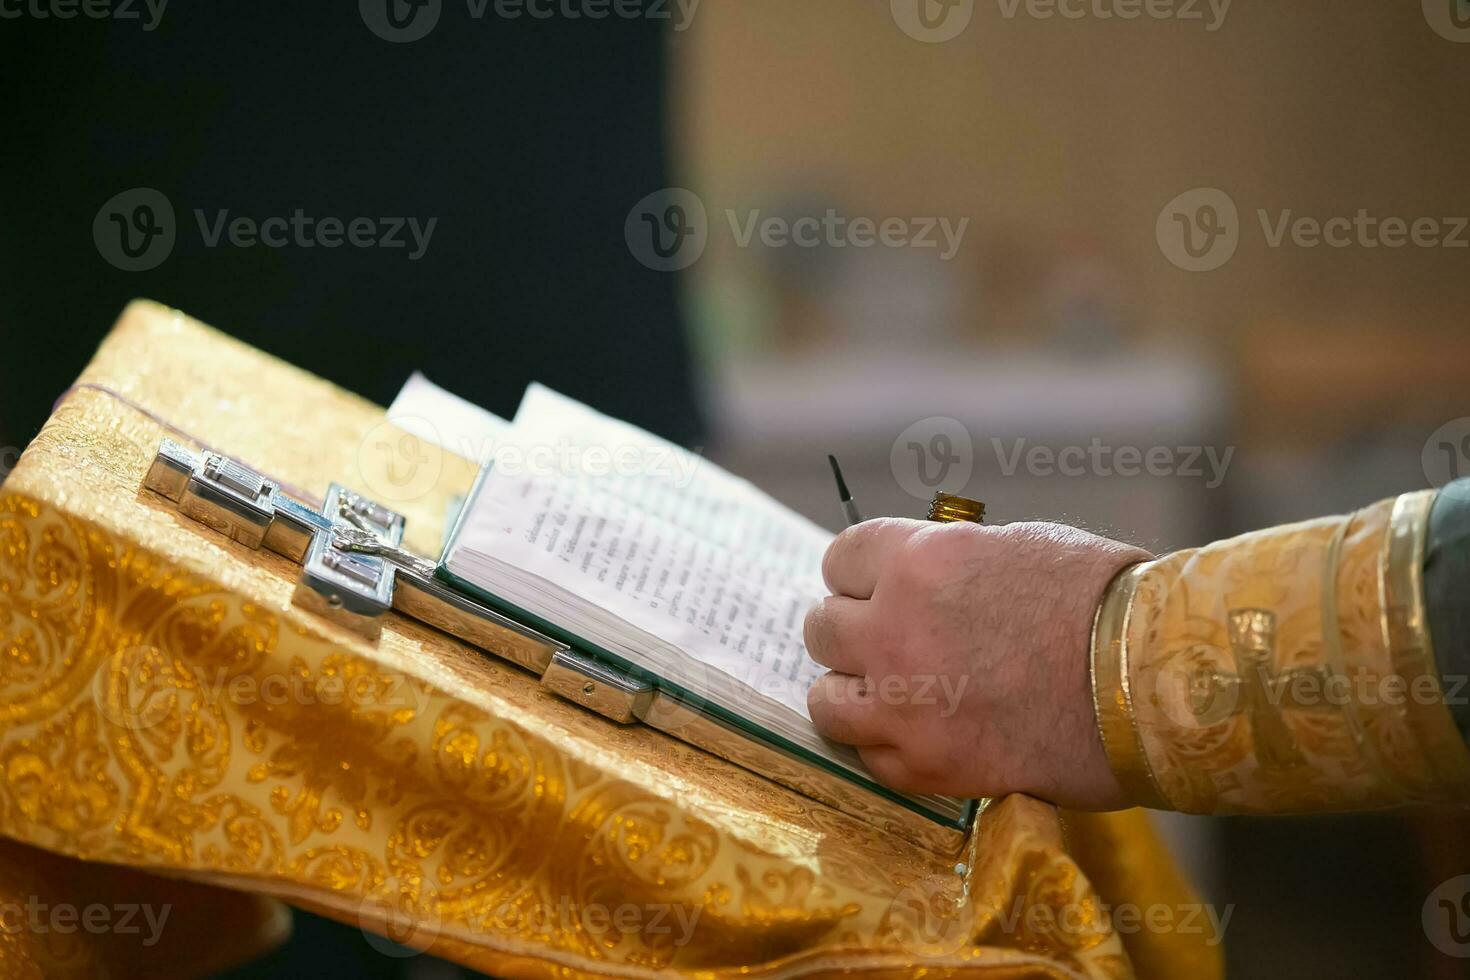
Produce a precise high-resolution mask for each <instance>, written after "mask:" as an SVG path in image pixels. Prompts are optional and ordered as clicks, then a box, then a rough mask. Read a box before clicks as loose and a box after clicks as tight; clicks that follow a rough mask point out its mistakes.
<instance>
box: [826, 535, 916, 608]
mask: <svg viewBox="0 0 1470 980" xmlns="http://www.w3.org/2000/svg"><path fill="white" fill-rule="evenodd" d="M926 526H928V525H927V524H926V523H925V522H924V521H907V520H903V519H901V518H897V517H880V518H878V519H877V520H874V521H864V522H863V523H861V524H854V525H853V526H852V527H850V528H848V529H847V530H846V531H843V532H842V533H841V534H839V535H837V537H836V538H834V539H833V540H832V543H831V544H830V545H829V546H828V547H827V554H826V556H825V557H824V558H823V559H822V578H823V579H825V580H826V582H827V588H829V589H831V590H832V594H833V595H845V596H851V597H852V598H854V599H870V598H872V596H873V587H874V585H876V584H877V582H878V573H879V571H880V570H881V569H882V568H883V565H884V564H885V563H886V562H888V561H889V560H890V559H891V558H892V557H893V555H894V554H896V553H897V552H898V549H899V548H901V547H903V545H904V543H905V542H907V541H908V539H909V538H911V537H913V536H914V534H915V533H917V532H918V531H920V530H921V529H923V528H924V527H926Z"/></svg>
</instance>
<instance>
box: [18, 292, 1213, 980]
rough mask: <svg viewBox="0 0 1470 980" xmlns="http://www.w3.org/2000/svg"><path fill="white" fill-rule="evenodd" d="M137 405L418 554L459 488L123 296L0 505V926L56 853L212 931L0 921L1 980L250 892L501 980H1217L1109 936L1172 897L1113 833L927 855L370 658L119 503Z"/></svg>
mask: <svg viewBox="0 0 1470 980" xmlns="http://www.w3.org/2000/svg"><path fill="white" fill-rule="evenodd" d="M162 420H166V421H167V423H169V424H170V425H172V426H174V427H176V429H175V430H174V431H173V432H172V434H173V435H174V437H175V438H178V437H179V432H178V431H177V430H182V431H183V432H186V433H188V434H189V435H190V436H192V437H193V438H195V439H197V440H200V441H201V442H202V443H204V444H207V445H209V446H211V447H214V448H217V449H220V450H221V451H226V452H228V453H230V454H231V455H234V456H236V457H238V458H241V459H242V460H244V461H245V462H248V463H250V464H252V465H255V466H258V467H259V468H261V469H262V470H264V471H266V472H269V473H270V474H272V475H273V476H275V477H278V478H280V479H282V480H284V481H287V482H289V483H291V484H293V485H295V487H297V488H299V489H300V490H302V491H303V492H305V493H308V494H314V495H316V496H320V495H322V494H323V493H324V492H325V490H326V487H327V484H328V483H329V482H331V481H332V480H338V481H340V482H343V483H345V484H348V485H350V486H354V487H357V488H360V489H362V490H363V491H364V492H367V493H370V494H376V495H378V496H379V497H381V498H382V499H383V501H384V502H385V503H388V504H389V505H391V506H393V507H395V508H396V509H398V510H400V511H402V512H405V513H407V514H408V515H409V533H410V536H411V540H412V541H413V542H414V546H415V547H417V548H419V549H421V550H424V551H431V552H432V551H437V545H438V538H439V535H440V534H441V533H442V529H443V525H444V521H445V516H446V513H447V509H448V504H449V501H450V498H451V497H453V495H454V494H455V493H459V492H463V490H464V489H465V488H466V487H468V485H469V482H470V480H471V479H472V477H473V469H472V467H471V466H470V465H469V464H467V463H465V462H464V461H462V460H458V459H456V458H454V457H450V456H447V455H441V454H438V453H437V452H436V451H434V450H433V448H432V447H430V446H428V445H427V444H420V443H417V442H414V441H411V442H404V441H403V434H402V433H400V432H398V431H397V430H394V429H392V428H391V427H388V426H386V425H385V424H384V423H383V415H382V411H381V410H380V409H377V408H375V407H374V406H372V405H370V404H368V403H366V402H363V401H362V400H361V399H358V398H356V397H355V396H352V395H349V394H347V393H345V392H343V391H341V390H340V389H337V388H335V387H333V386H331V385H329V384H327V383H326V382H323V381H321V380H320V379H317V378H313V377H311V376H310V375H306V374H304V373H302V372H300V371H298V370H296V369H294V368H291V367H289V366H287V365H284V364H282V363H280V362H278V361H276V360H274V359H272V358H269V357H267V356H266V355H263V354H261V353H259V352H257V351H254V350H251V349H250V348H248V347H245V346H243V345H241V344H239V343H237V342H235V341H233V340H230V339H229V338H227V337H225V336H223V335H221V334H218V333H216V332H214V331H212V330H210V329H208V328H206V327H203V326H202V325H200V324H198V323H195V322H194V321H191V320H189V319H187V318H186V317H183V316H181V315H179V314H177V313H175V312H173V311H170V310H166V309H164V308H161V307H158V306H155V305H153V304H147V303H136V304H134V305H133V306H131V307H130V308H129V309H128V311H127V312H126V313H125V314H124V317H123V320H122V321H121V322H120V324H119V325H118V327H117V328H116V329H115V330H114V331H113V333H112V334H111V336H110V337H109V339H108V340H107V342H106V343H105V344H104V345H103V347H102V349H101V350H100V351H99V352H98V355H97V357H96V359H95V360H94V361H93V363H92V365H91V366H90V367H89V368H88V369H87V371H86V372H85V373H84V374H83V376H82V378H81V380H80V382H79V384H78V386H77V388H76V389H74V390H73V391H72V392H70V393H69V394H68V396H67V397H66V398H65V399H64V401H63V402H62V404H61V405H60V406H59V408H58V409H57V411H56V413H55V415H54V416H53V418H52V419H51V420H50V422H49V423H48V424H47V426H46V427H45V429H44V430H43V432H42V433H41V435H40V436H39V437H38V438H37V439H36V441H35V442H34V443H33V444H32V445H31V446H30V447H29V449H28V450H27V451H26V453H25V455H24V456H23V457H22V459H21V461H20V463H19V465H18V466H17V468H16V470H15V471H14V473H13V474H12V475H11V477H10V479H9V480H8V481H7V483H6V484H5V486H4V488H3V493H0V650H3V651H4V653H5V656H4V659H3V661H0V766H3V768H4V774H5V778H4V781H3V785H0V835H3V836H4V837H6V838H9V839H10V842H11V843H9V844H6V846H4V847H0V906H3V905H4V903H5V902H6V901H9V900H18V898H16V896H20V895H22V894H25V895H34V894H37V893H45V894H47V895H49V896H50V901H51V902H53V903H55V902H68V901H69V902H72V903H75V904H78V905H82V904H85V902H86V899H85V897H84V894H83V893H80V892H75V891H73V893H72V894H68V886H69V884H70V883H71V881H72V880H73V879H74V878H75V876H60V875H52V874H49V873H48V872H47V870H46V869H47V868H48V867H50V868H54V867H57V866H63V865H64V866H67V867H73V868H78V869H87V874H88V875H90V876H91V882H92V883H91V884H89V885H86V886H85V887H86V888H87V889H88V890H89V891H96V890H97V889H98V888H100V887H101V884H100V883H105V884H106V885H107V887H108V888H110V889H111V890H112V893H114V894H119V895H140V894H141V895H146V896H148V898H147V899H142V900H147V901H152V902H154V903H165V902H171V903H172V904H173V905H174V914H175V915H179V914H181V911H182V909H183V908H184V906H185V905H188V906H190V907H191V908H192V909H194V910H196V911H197V913H198V915H199V916H211V915H212V916H215V917H216V919H215V921H220V918H221V917H227V918H228V921H229V922H230V928H229V929H228V930H224V931H221V930H218V929H214V930H208V931H206V930H200V929H197V928H196V929H186V928H172V927H170V926H168V925H165V927H164V928H163V929H162V931H161V938H160V941H159V942H158V943H157V945H156V946H152V947H148V951H147V954H146V955H140V954H138V952H137V950H136V949H129V948H127V947H126V946H125V944H124V947H122V948H113V946H114V944H116V943H121V942H123V940H122V939H121V938H120V937H117V936H114V935H110V934H107V935H91V934H89V935H88V936H87V937H86V938H85V940H84V941H78V943H77V945H76V948H75V949H70V948H64V949H57V948H53V947H54V945H55V944H54V942H52V941H53V940H54V939H55V938H56V937H55V936H53V935H50V934H36V935H31V934H22V935H20V936H19V938H17V937H14V936H11V937H0V975H3V976H31V975H43V974H44V975H53V973H55V974H58V975H65V973H66V969H71V971H72V972H73V973H76V974H87V973H88V972H89V970H88V969H87V968H86V965H88V964H95V963H98V962H103V961H105V962H107V963H108V964H109V968H110V969H111V971H112V974H113V975H115V976H130V975H140V976H141V975H155V974H154V973H152V972H150V971H157V970H159V969H161V968H163V967H162V966H161V965H166V970H165V972H167V973H169V974H170V975H188V974H199V973H202V972H205V971H207V970H209V969H213V968H216V967H218V966H219V965H221V964H222V962H224V961H226V960H228V959H229V958H231V957H234V958H240V957H244V956H248V955H250V954H252V953H254V952H256V951H258V950H260V949H261V948H264V947H266V946H268V945H269V944H270V943H272V942H275V941H279V939H280V938H281V936H282V935H283V932H284V926H283V914H284V910H283V909H282V907H281V906H279V905H277V904H274V903H273V902H272V901H270V900H269V899H279V900H282V901H284V902H286V903H289V904H291V905H295V906H299V907H302V908H306V909H311V910H314V911H318V912H320V913H322V914H325V915H328V916H331V917H334V918H337V919H339V920H342V921H344V922H349V923H355V924H359V925H361V927H362V928H363V929H364V930H365V931H366V932H368V933H371V934H373V935H386V936H389V937H392V938H394V939H397V940H400V941H404V942H407V943H408V944H410V945H411V946H413V947H415V948H419V949H424V950H428V951H431V952H433V953H434V954H435V955H440V956H444V957H447V958H449V959H452V960H455V961H458V962H460V963H463V964H466V965H468V966H470V967H473V968H475V969H479V970H484V971H486V972H489V973H492V974H495V975H497V976H505V977H551V976H556V977H561V978H564V977H567V976H589V977H620V978H652V977H654V976H659V977H689V978H696V977H698V978H709V980H718V978H722V977H733V976H736V975H740V976H757V977H760V976H769V977H797V976H826V975H831V974H835V973H837V972H840V971H849V970H854V969H857V970H862V971H863V972H865V973H867V974H870V975H873V976H880V977H886V976H894V977H899V976H918V975H921V974H927V973H932V974H933V975H935V976H941V977H948V976H962V975H965V976H984V977H1058V978H1060V977H1068V978H1072V977H1115V978H1116V977H1129V976H1134V975H1140V974H1136V973H1135V969H1134V964H1132V963H1131V962H1130V957H1129V953H1130V951H1131V950H1133V949H1137V950H1139V951H1140V952H1141V953H1142V954H1143V955H1142V956H1141V957H1140V959H1139V962H1140V963H1143V964H1145V965H1146V967H1147V971H1146V972H1144V973H1142V974H1141V975H1155V976H1172V975H1177V974H1176V973H1175V972H1174V970H1173V967H1174V966H1177V965H1179V964H1189V966H1190V969H1191V971H1193V972H1192V975H1193V976H1204V977H1209V976H1218V975H1219V961H1218V948H1215V947H1206V946H1205V945H1204V942H1205V939H1206V938H1207V937H1205V936H1202V935H1197V934H1188V933H1176V934H1171V935H1153V936H1148V937H1145V938H1144V940H1142V941H1140V940H1139V938H1138V937H1137V936H1133V935H1127V936H1125V935H1120V933H1119V931H1118V930H1117V929H1115V928H1114V924H1113V922H1112V920H1111V918H1110V916H1109V911H1108V910H1109V909H1110V908H1111V907H1112V906H1113V905H1114V904H1115V903H1118V902H1123V901H1131V902H1135V903H1146V902H1148V901H1157V900H1168V901H1179V902H1182V901H1186V900H1188V901H1195V900H1194V899H1193V897H1192V895H1190V893H1189V892H1188V888H1187V886H1186V885H1184V884H1183V882H1182V880H1181V879H1179V877H1178V875H1177V872H1176V871H1175V869H1174V867H1173V865H1172V862H1171V861H1170V859H1169V858H1168V855H1167V854H1166V853H1165V852H1164V851H1163V850H1162V848H1161V847H1159V845H1158V843H1157V840H1156V839H1155V838H1154V837H1153V836H1152V832H1151V830H1149V829H1148V828H1147V826H1146V825H1143V824H1136V825H1130V826H1129V827H1128V828H1127V830H1126V832H1123V833H1117V832H1116V827H1115V828H1114V829H1115V832H1114V833H1113V834H1112V836H1111V837H1109V836H1107V835H1103V834H1101V833H1094V832H1083V831H1077V832H1074V836H1077V835H1078V834H1081V836H1082V837H1083V839H1085V840H1097V841H1098V842H1099V846H1097V847H1094V848H1091V849H1086V850H1087V853H1088V856H1087V858H1086V861H1085V862H1084V863H1079V861H1077V860H1074V859H1073V857H1071V856H1070V855H1069V853H1068V851H1067V849H1066V848H1065V847H1064V846H1063V836H1062V829H1061V824H1060V821H1059V819H1058V816H1057V813H1056V811H1055V809H1054V808H1052V807H1050V806H1047V805H1045V804H1042V803H1039V802H1037V801H1034V800H1030V799H1027V798H1024V797H1011V798H1007V799H1005V800H1002V801H999V802H997V803H996V804H994V805H993V806H992V807H991V808H990V809H989V810H988V811H987V812H986V813H985V814H984V815H983V816H982V817H981V818H980V820H979V822H978V824H977V828H976V830H975V831H974V833H973V834H972V837H971V839H970V841H969V842H968V844H967V846H966V850H965V853H964V854H963V855H962V856H961V857H960V859H959V861H960V862H961V864H960V865H959V866H956V865H955V863H954V862H953V861H952V860H942V859H940V858H937V857H935V856H934V855H932V854H929V853H928V852H925V851H921V850H918V849H916V848H913V847H912V846H909V845H905V844H903V843H902V842H899V841H897V840H895V839H890V838H885V837H883V836H881V835H879V834H877V833H875V832H874V831H872V830H870V829H869V828H868V827H867V826H866V825H865V824H862V823H860V822H858V821H856V820H854V819H852V818H850V817H847V816H845V815H843V814H841V813H838V812H836V811H834V810H831V809H829V808H827V807H824V806H822V805H820V804H817V803H814V802H812V801H810V800H808V799H806V798H804V797H802V796H800V795H798V794H795V793H793V792H791V791H789V790H785V789H782V788H780V787H778V786H776V785H775V784H773V783H770V782H767V781H766V780H763V779H761V778H760V777H758V776H756V775H753V774H751V773H748V772H746V771H744V770H742V769H739V768H737V767H734V766H732V765H730V764H728V763H725V762H722V761H721V760H718V759H716V758H714V757H712V756H710V755H708V754H706V753H703V752H700V751H699V750H697V749H694V748H692V747H690V746H687V745H685V744H683V743H680V742H677V741H674V740H672V739H669V738H667V737H666V736H664V735H661V734H660V733H658V732H655V731H652V730H649V729H646V728H642V727H620V726H617V725H614V724H612V723H609V722H606V721H604V720H602V719H601V718H599V717H597V716H595V715H592V714H590V713H588V712H585V711H583V710H581V709H579V708H577V707H575V706H572V705H569V704H567V703H564V702H562V701H559V700H557V699H555V698H554V697H552V696H550V695H548V694H546V693H544V692H543V691H542V690H541V689H540V688H539V687H538V686H537V684H536V683H535V679H534V678H533V677H531V676H530V675H529V674H526V673H524V672H522V671H520V670H518V669H517V668H515V667H513V666H510V665H508V664H505V663H503V662H499V661H497V660H495V659H494V658H490V657H487V656H485V655H483V654H481V653H479V652H477V651H475V650H473V649H471V648H468V647H466V646H464V645H463V644H460V643H458V642H456V641H454V640H452V639H450V638H448V637H446V636H444V635H443V634H440V633H437V632H435V631H433V630H431V629H429V628H427V627H423V626H421V625H418V624H416V623H414V622H412V621H409V620H406V619H404V618H402V617H399V616H396V615H390V616H389V621H388V623H387V625H386V626H385V627H384V629H383V632H382V636H381V638H380V639H379V640H377V641H375V642H371V643H370V642H368V641H366V640H364V639H363V638H361V637H359V636H357V635H354V634H350V633H347V632H345V631H342V630H340V629H338V628H336V627H334V626H332V625H330V624H328V623H327V622H325V621H323V620H321V619H319V618H317V617H314V616H312V615H311V614H309V613H307V612H304V611H302V610H301V609H299V608H297V607H295V606H293V605H292V604H291V594H292V590H293V587H294V583H295V581H296V576H297V572H298V571H299V569H297V568H296V567H294V566H292V565H291V564H290V563H288V562H286V561H285V560H284V559H282V558H279V557H277V556H275V555H273V554H270V553H266V552H257V551H250V550H248V549H245V548H243V547H242V546H239V545H237V544H235V543H233V542H230V541H227V540H225V539H223V538H221V537H219V536H216V535H212V534H210V533H209V532H207V531H206V530H204V529H202V528H200V527H199V526H198V525H195V524H193V523H192V522H190V521H188V520H187V519H186V518H182V517H180V516H179V515H178V514H176V513H175V512H173V511H172V510H171V509H170V508H169V507H168V506H167V504H166V503H165V502H163V501H162V500H160V499H159V498H157V497H155V496H153V495H152V494H150V493H148V492H146V491H140V489H139V487H140V483H141V479H142V476H143V473H144V471H145V469H146V468H147V465H148V463H149V461H150V459H151V457H152V454H153V452H154V450H155V449H156V447H157V445H158V442H159V439H160V438H161V437H163V436H164V435H167V434H170V429H168V428H167V427H166V426H165V425H164V424H163V421H162ZM426 474H428V475H426ZM1103 841H1111V842H1110V843H1102V842H1103ZM1130 843H1131V845H1132V846H1130ZM36 849H41V850H36ZM42 850H44V851H45V852H50V853H42ZM63 855H64V856H63ZM47 862H51V863H50V864H49V865H48V864H47ZM1119 862H1126V867H1121V866H1120V864H1119ZM38 875H40V876H41V877H43V878H45V879H46V882H45V886H44V887H43V885H42V884H41V883H38V877H37V876H38ZM159 876H162V877H159ZM177 879H188V880H187V881H181V880H177ZM1094 880H1096V881H1101V882H1105V883H1108V884H1110V885H1113V884H1117V885H1118V886H1119V887H1125V886H1126V888H1128V889H1134V891H1130V892H1126V893H1121V894H1120V893H1112V894H1107V895H1104V894H1102V893H1100V892H1099V891H1098V889H1097V888H1096V887H1095V885H1094V883H1093V882H1094ZM139 882H147V883H148V884H147V885H146V886H144V885H139V884H138V883H139ZM242 893H249V894H242ZM134 900H135V901H137V900H140V899H136V898H135V899H134ZM191 921H197V919H195V920H191ZM201 935H204V936H205V937H206V938H205V939H203V940H201V939H200V938H199V937H200V936H201ZM201 943H202V948H201ZM68 957H69V959H67V958H68ZM89 957H90V959H88V958H89ZM61 959H67V962H68V963H71V964H73V966H69V967H67V968H66V969H57V970H53V969H52V965H53V964H54V963H57V962H60V961H61ZM76 964H83V965H76ZM1199 964H1204V965H1205V966H1204V972H1202V973H1201V972H1198V971H1197V970H1196V967H1197V966H1198V965H1199ZM90 972H91V973H95V972H96V971H95V970H93V971H90Z"/></svg>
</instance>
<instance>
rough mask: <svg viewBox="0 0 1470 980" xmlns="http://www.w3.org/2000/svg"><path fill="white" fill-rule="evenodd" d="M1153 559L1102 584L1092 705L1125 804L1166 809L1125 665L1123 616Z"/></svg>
mask: <svg viewBox="0 0 1470 980" xmlns="http://www.w3.org/2000/svg"><path fill="white" fill-rule="evenodd" d="M1152 564H1153V562H1147V561H1145V562H1140V563H1138V564H1136V565H1132V566H1130V567H1128V568H1125V569H1123V570H1122V571H1121V572H1119V573H1118V574H1117V576H1115V577H1114V578H1113V580H1112V582H1110V583H1109V584H1108V587H1107V590H1106V591H1105V592H1104V593H1103V599H1102V602H1100V603H1098V607H1097V613H1096V614H1095V615H1094V617H1093V622H1092V649H1091V654H1090V657H1091V666H1092V705H1093V709H1094V711H1095V712H1096V713H1097V729H1098V734H1099V735H1100V736H1101V738H1102V744H1103V750H1104V751H1105V752H1106V753H1107V756H1108V763H1109V764H1110V765H1111V766H1112V769H1113V775H1114V776H1116V777H1117V779H1118V783H1119V785H1121V786H1122V787H1123V792H1124V793H1125V794H1127V796H1128V801H1129V803H1131V804H1133V805H1135V806H1145V807H1151V808H1153V809H1156V810H1167V809H1172V807H1171V806H1170V805H1169V802H1168V800H1166V799H1165V798H1164V795H1163V793H1161V792H1160V791H1159V786H1158V781H1157V780H1156V779H1155V778H1154V773H1153V769H1152V768H1151V767H1150V765H1149V761H1148V756H1147V755H1146V754H1145V753H1144V749H1143V742H1142V740H1141V739H1140V738H1139V734H1138V725H1137V719H1136V718H1135V716H1134V711H1133V692H1132V682H1131V679H1130V677H1129V665H1128V617H1129V613H1130V612H1131V611H1132V608H1133V600H1134V597H1135V596H1136V595H1137V592H1138V584H1139V582H1140V581H1141V580H1142V578H1143V575H1144V573H1145V572H1146V571H1147V570H1148V569H1149V568H1150V567H1151V566H1152Z"/></svg>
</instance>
